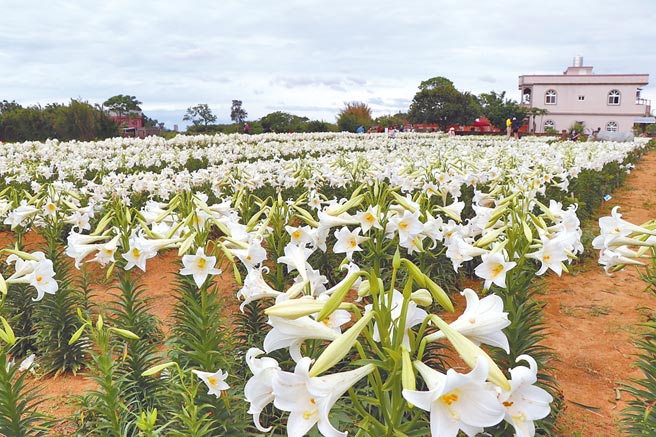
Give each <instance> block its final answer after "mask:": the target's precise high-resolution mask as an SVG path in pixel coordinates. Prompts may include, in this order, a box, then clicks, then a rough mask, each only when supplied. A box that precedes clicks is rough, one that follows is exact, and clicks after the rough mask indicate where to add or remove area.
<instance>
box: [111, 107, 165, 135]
mask: <svg viewBox="0 0 656 437" xmlns="http://www.w3.org/2000/svg"><path fill="white" fill-rule="evenodd" d="M109 116H110V117H111V119H112V120H114V122H115V123H116V124H117V125H118V126H119V132H120V134H121V136H122V137H139V138H146V137H148V136H151V135H159V134H160V133H161V132H162V128H163V126H164V123H160V124H161V126H159V127H157V126H150V127H145V126H144V121H143V119H144V117H143V112H138V111H137V112H135V111H131V112H129V113H128V114H117V113H115V112H113V111H109Z"/></svg>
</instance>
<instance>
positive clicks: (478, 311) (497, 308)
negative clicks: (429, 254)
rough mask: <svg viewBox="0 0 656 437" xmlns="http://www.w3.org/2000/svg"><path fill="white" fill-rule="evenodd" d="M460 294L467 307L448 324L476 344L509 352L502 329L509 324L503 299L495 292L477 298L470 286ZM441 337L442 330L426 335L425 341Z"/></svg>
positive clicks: (442, 334)
mask: <svg viewBox="0 0 656 437" xmlns="http://www.w3.org/2000/svg"><path fill="white" fill-rule="evenodd" d="M460 294H462V295H463V296H465V299H466V300H467V308H465V311H464V312H463V313H462V314H461V315H460V317H458V318H457V319H456V320H455V321H453V322H451V323H449V326H450V327H451V328H453V329H455V330H456V331H458V332H459V333H461V334H462V335H464V336H465V337H467V338H468V339H470V340H471V341H472V342H474V344H475V345H477V346H478V345H480V344H481V343H485V344H487V345H490V346H496V347H500V348H501V349H503V350H505V351H506V353H510V345H509V344H508V338H507V337H506V335H505V334H504V333H503V331H502V330H503V329H504V328H505V327H507V326H508V325H510V320H508V313H507V312H504V311H503V300H501V298H500V297H499V296H497V295H495V294H491V295H489V296H486V297H484V298H483V299H480V300H479V298H478V295H477V294H476V292H475V291H474V290H472V289H471V288H465V289H464V290H463V291H462V292H461V293H460ZM441 338H445V335H444V333H443V332H442V331H438V332H436V333H434V334H430V335H428V336H426V339H427V341H436V340H439V339H441Z"/></svg>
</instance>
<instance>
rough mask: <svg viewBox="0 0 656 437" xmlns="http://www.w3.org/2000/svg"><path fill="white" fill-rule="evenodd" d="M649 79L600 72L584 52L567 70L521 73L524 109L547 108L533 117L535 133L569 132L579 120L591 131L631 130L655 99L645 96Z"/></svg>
mask: <svg viewBox="0 0 656 437" xmlns="http://www.w3.org/2000/svg"><path fill="white" fill-rule="evenodd" d="M648 83H649V74H595V73H593V72H592V67H589V66H584V65H583V58H582V57H581V56H576V57H575V58H574V62H573V65H572V66H571V67H568V68H567V70H565V72H564V73H563V74H533V75H523V76H519V89H520V91H521V95H522V97H521V105H522V107H524V108H526V109H528V110H529V111H530V110H531V108H536V109H539V110H546V113H543V114H540V111H534V112H535V113H537V114H538V115H535V116H533V117H532V118H535V120H533V119H531V120H529V126H535V132H536V133H543V132H546V131H549V130H554V131H557V132H561V131H563V130H569V129H570V128H571V127H572V126H573V125H574V124H575V123H576V122H580V123H583V124H584V126H585V128H587V129H589V130H590V131H592V130H596V129H597V128H601V130H602V131H610V132H627V131H631V130H632V129H633V125H634V123H644V120H645V117H648V116H649V115H650V111H651V101H649V100H646V99H643V98H642V97H641V96H640V91H641V90H642V88H643V87H645V86H647V84H648Z"/></svg>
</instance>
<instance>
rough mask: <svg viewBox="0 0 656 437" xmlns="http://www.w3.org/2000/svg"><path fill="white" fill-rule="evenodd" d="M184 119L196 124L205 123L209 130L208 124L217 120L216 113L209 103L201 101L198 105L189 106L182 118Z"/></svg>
mask: <svg viewBox="0 0 656 437" xmlns="http://www.w3.org/2000/svg"><path fill="white" fill-rule="evenodd" d="M182 119H183V120H184V121H191V122H192V123H193V125H194V126H200V125H203V126H204V127H205V130H207V125H208V124H210V123H214V122H216V115H214V114H213V113H212V110H211V109H210V107H209V106H208V104H207V103H200V104H198V105H196V106H192V107H190V108H187V113H186V114H185V116H184V117H183V118H182Z"/></svg>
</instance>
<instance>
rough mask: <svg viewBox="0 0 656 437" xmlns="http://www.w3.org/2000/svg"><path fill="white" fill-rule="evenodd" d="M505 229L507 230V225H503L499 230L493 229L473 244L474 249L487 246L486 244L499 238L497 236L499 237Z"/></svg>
mask: <svg viewBox="0 0 656 437" xmlns="http://www.w3.org/2000/svg"><path fill="white" fill-rule="evenodd" d="M506 229H508V225H503V226H502V227H500V228H499V229H495V230H493V231H490V232H488V233H487V234H485V235H484V236H483V237H481V238H479V239H478V241H476V242H475V243H474V246H475V247H484V246H487V245H488V244H490V243H492V242H494V241H495V240H496V239H497V238H498V237H499V235H501V234H502V233H503V232H504V231H505V230H506Z"/></svg>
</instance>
